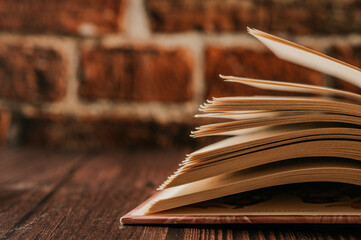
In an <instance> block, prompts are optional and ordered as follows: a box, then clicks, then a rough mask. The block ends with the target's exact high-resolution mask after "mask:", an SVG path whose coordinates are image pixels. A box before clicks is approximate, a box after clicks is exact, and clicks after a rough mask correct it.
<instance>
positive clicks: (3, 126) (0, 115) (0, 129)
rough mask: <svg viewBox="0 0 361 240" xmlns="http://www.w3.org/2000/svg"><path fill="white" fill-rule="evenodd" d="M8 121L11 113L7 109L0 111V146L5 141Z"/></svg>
mask: <svg viewBox="0 0 361 240" xmlns="http://www.w3.org/2000/svg"><path fill="white" fill-rule="evenodd" d="M10 122H11V113H10V112H8V111H0V146H2V145H4V144H5V143H6V139H7V136H8V131H9V128H10Z"/></svg>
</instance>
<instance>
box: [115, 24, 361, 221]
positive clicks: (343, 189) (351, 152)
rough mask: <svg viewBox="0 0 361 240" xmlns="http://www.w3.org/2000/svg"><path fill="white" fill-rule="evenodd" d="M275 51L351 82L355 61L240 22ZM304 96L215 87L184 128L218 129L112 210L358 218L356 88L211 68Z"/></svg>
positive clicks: (360, 140) (199, 132)
mask: <svg viewBox="0 0 361 240" xmlns="http://www.w3.org/2000/svg"><path fill="white" fill-rule="evenodd" d="M249 33H250V34H252V35H253V36H254V37H256V38H258V39H259V40H260V41H261V42H262V43H264V44H265V45H266V46H267V47H268V48H269V49H270V50H271V51H273V52H274V53H275V54H276V55H277V56H278V57H279V58H281V59H284V60H287V61H290V62H293V63H296V64H299V65H302V66H305V67H308V68H311V69H314V70H318V71H320V72H323V73H325V74H328V75H330V76H333V77H337V78H340V79H343V80H345V81H347V82H349V83H352V84H354V85H356V86H358V87H361V69H359V68H357V67H355V66H352V65H350V64H347V63H344V62H342V61H339V60H336V59H333V58H331V57H328V56H326V55H324V54H322V53H319V52H316V51H313V50H310V49H308V48H305V47H302V46H300V45H297V44H295V43H292V42H289V41H286V40H284V39H281V38H278V37H275V36H273V35H270V34H267V33H265V32H261V31H259V30H254V29H249ZM221 78H223V79H225V81H229V82H236V83H240V84H246V85H250V86H253V87H258V88H262V89H267V90H276V91H284V92H288V93H294V92H298V93H306V94H307V96H297V97H296V96H294V95H293V96H292V94H290V96H282V97H280V96H262V97H258V96H254V97H220V98H213V99H212V100H209V101H207V103H205V104H204V105H203V106H201V107H200V111H201V112H202V113H201V114H198V115H196V117H202V118H218V119H223V120H225V121H223V122H217V123H214V124H209V125H204V126H201V127H199V128H197V129H196V130H195V131H194V132H192V134H191V135H192V136H193V137H205V136H212V135H227V136H229V137H228V138H226V139H225V140H222V141H220V142H217V143H214V144H212V145H210V146H207V147H205V148H203V149H200V150H198V151H196V152H193V153H191V154H189V155H187V157H186V159H185V160H184V161H183V162H182V163H181V164H180V167H179V169H178V170H177V171H176V172H175V173H174V174H173V175H171V176H170V177H169V178H168V179H167V180H166V181H165V182H164V183H163V184H162V185H161V186H160V187H159V189H158V190H159V191H158V192H157V193H156V194H155V195H154V196H152V197H151V198H150V199H148V200H147V201H146V202H144V203H143V204H141V205H140V206H139V207H137V208H136V209H134V210H133V211H131V212H130V213H128V214H127V215H125V216H124V217H122V219H121V222H122V223H124V224H131V223H133V224H144V223H155V224H161V223H167V224H171V223H193V224H195V223H251V222H252V223H253V222H255V223H269V222H274V223H289V222H299V223H360V222H361V187H360V185H361V162H360V161H361V95H358V94H355V93H351V92H347V91H342V90H337V89H332V88H327V87H320V86H313V85H307V84H296V83H288V82H277V81H269V80H259V79H249V78H239V77H232V76H221Z"/></svg>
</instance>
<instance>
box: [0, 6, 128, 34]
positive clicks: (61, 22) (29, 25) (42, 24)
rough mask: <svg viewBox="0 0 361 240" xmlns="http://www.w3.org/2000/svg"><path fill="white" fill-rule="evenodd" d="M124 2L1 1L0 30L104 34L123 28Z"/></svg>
mask: <svg viewBox="0 0 361 240" xmlns="http://www.w3.org/2000/svg"><path fill="white" fill-rule="evenodd" d="M125 5H126V4H125V0H105V1H98V0H51V1H39V0H26V1H14V0H1V2H0V29H1V30H6V31H22V32H52V33H67V34H78V33H80V34H91V35H93V34H103V33H110V32H118V31H119V30H120V29H121V28H122V22H123V21H122V19H123V12H124V8H125V7H126V6H125Z"/></svg>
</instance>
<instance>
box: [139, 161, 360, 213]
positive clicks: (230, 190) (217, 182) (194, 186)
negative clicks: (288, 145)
mask: <svg viewBox="0 0 361 240" xmlns="http://www.w3.org/2000/svg"><path fill="white" fill-rule="evenodd" d="M315 181H325V182H342V183H350V184H356V185H361V166H360V164H359V163H357V162H355V161H352V160H346V159H343V160H342V161H340V159H326V160H325V159H299V160H297V161H296V160H295V161H292V162H291V161H287V162H286V163H281V164H276V165H272V164H269V165H263V166H259V167H256V168H251V169H247V170H243V171H240V172H234V173H231V174H224V175H219V176H216V177H212V178H208V179H204V180H202V181H197V182H193V183H190V184H185V185H181V186H178V187H173V188H169V189H165V190H162V192H161V193H160V194H158V195H157V197H155V198H154V199H153V201H152V202H151V203H149V204H148V206H147V207H146V212H147V214H150V213H155V212H159V211H164V210H167V209H171V208H176V207H180V206H185V205H189V204H193V203H197V202H202V201H206V200H210V199H215V198H218V197H223V196H227V195H231V194H235V193H240V192H246V191H250V190H254V189H259V188H264V187H270V186H277V185H283V184H289V183H298V182H315Z"/></svg>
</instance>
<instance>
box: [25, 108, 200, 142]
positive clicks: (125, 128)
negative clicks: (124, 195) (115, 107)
mask: <svg viewBox="0 0 361 240" xmlns="http://www.w3.org/2000/svg"><path fill="white" fill-rule="evenodd" d="M23 123H24V125H23V132H22V133H21V136H22V141H21V142H22V143H23V144H24V145H30V146H41V147H48V148H55V147H56V148H68V149H114V148H116V149H125V148H130V147H131V148H153V147H160V148H168V147H184V146H188V147H189V146H193V145H194V144H195V140H194V139H192V138H190V137H189V134H190V131H191V130H193V128H194V126H191V125H189V124H182V123H163V124H161V123H157V122H154V121H141V120H139V119H124V118H115V117H110V118H94V117H82V118H72V117H66V116H61V115H39V116H36V117H32V118H24V120H23Z"/></svg>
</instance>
